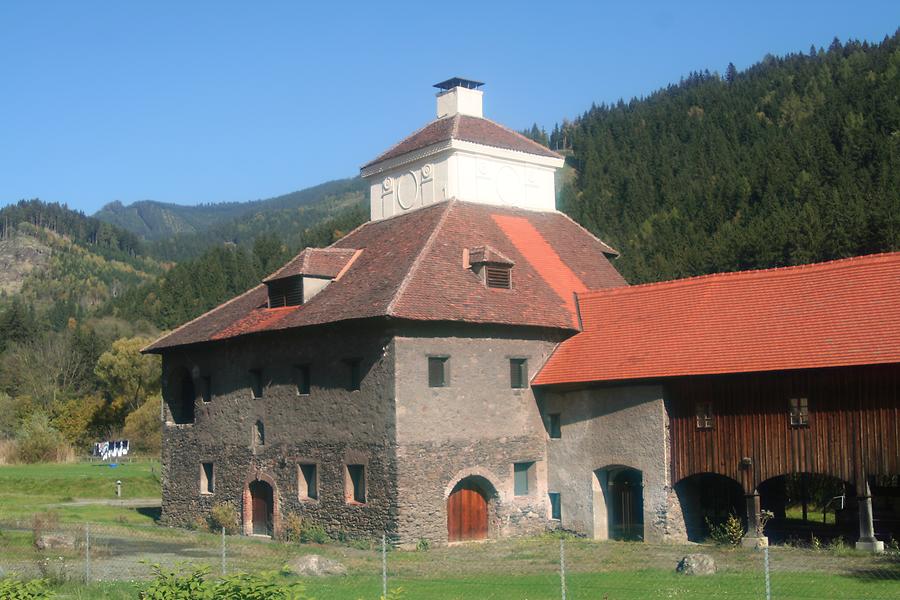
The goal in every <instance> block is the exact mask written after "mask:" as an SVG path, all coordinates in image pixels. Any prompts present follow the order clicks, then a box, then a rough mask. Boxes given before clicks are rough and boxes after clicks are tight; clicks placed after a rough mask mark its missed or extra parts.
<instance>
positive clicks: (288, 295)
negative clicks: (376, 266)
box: [263, 248, 362, 308]
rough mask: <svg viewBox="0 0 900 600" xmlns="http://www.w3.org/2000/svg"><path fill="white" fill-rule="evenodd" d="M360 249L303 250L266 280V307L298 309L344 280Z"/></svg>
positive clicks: (264, 281)
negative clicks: (267, 297) (340, 280)
mask: <svg viewBox="0 0 900 600" xmlns="http://www.w3.org/2000/svg"><path fill="white" fill-rule="evenodd" d="M361 253H362V250H355V249H351V248H306V249H304V250H303V251H302V252H300V254H298V255H297V256H295V257H294V258H293V259H292V260H291V261H290V262H289V263H288V264H286V265H285V266H283V267H281V268H280V269H279V270H278V271H276V272H275V273H273V274H272V275H270V276H269V277H266V278H265V279H264V280H263V283H265V284H266V287H267V288H268V290H269V303H268V305H269V308H281V307H284V306H300V305H301V304H306V303H307V302H309V301H310V300H311V299H312V297H313V296H315V295H316V294H318V293H319V292H321V291H322V290H324V289H325V288H326V287H327V286H328V285H329V284H330V283H331V282H332V281H337V280H338V279H340V278H341V277H343V275H344V273H346V272H347V270H348V269H349V268H350V267H351V266H352V265H353V262H354V261H355V260H356V259H357V258H358V257H359V255H360V254H361Z"/></svg>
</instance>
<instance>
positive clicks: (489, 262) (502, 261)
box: [463, 246, 515, 290]
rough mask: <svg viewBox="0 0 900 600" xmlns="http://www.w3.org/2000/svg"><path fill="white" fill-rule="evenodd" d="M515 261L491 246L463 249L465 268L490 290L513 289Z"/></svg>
mask: <svg viewBox="0 0 900 600" xmlns="http://www.w3.org/2000/svg"><path fill="white" fill-rule="evenodd" d="M514 264H515V263H513V261H511V260H510V259H508V258H507V257H505V256H504V255H503V254H501V253H500V252H498V251H497V250H495V249H493V248H491V247H490V246H475V247H473V248H464V249H463V267H464V268H466V269H471V270H472V272H473V273H475V274H476V275H478V277H480V278H481V280H482V281H483V282H484V285H485V286H486V287H489V288H496V289H503V290H509V289H512V268H513V265H514Z"/></svg>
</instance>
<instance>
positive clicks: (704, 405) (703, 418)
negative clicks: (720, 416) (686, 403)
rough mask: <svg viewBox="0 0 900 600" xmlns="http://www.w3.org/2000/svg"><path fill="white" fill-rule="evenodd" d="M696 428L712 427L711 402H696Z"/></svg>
mask: <svg viewBox="0 0 900 600" xmlns="http://www.w3.org/2000/svg"><path fill="white" fill-rule="evenodd" d="M696 408H697V429H712V428H713V419H714V415H713V405H712V402H698V403H697V407H696Z"/></svg>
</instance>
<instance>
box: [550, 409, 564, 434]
mask: <svg viewBox="0 0 900 600" xmlns="http://www.w3.org/2000/svg"><path fill="white" fill-rule="evenodd" d="M547 434H548V435H549V436H550V439H554V440H558V439H559V438H561V437H562V425H561V423H560V414H559V413H550V414H549V415H547Z"/></svg>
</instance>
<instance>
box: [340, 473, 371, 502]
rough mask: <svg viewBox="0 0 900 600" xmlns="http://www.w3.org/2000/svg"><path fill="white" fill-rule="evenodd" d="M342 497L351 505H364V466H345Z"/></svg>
mask: <svg viewBox="0 0 900 600" xmlns="http://www.w3.org/2000/svg"><path fill="white" fill-rule="evenodd" d="M344 496H345V498H346V500H347V502H350V503H352V504H365V503H366V467H365V465H347V471H346V481H345V484H344Z"/></svg>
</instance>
